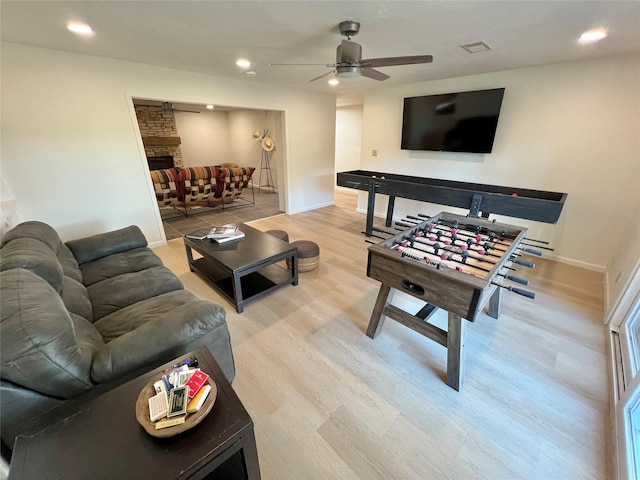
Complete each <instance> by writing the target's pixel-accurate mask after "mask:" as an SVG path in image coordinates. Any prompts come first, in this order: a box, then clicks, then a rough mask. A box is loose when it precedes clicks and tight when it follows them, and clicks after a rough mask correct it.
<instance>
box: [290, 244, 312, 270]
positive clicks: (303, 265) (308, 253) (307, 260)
mask: <svg viewBox="0 0 640 480" xmlns="http://www.w3.org/2000/svg"><path fill="white" fill-rule="evenodd" d="M291 245H293V246H294V247H297V248H298V272H308V271H310V270H313V269H314V268H316V267H317V266H318V264H319V263H320V247H318V245H317V244H316V243H315V242H312V241H311V240H296V241H295V242H291ZM288 262H289V260H287V264H288Z"/></svg>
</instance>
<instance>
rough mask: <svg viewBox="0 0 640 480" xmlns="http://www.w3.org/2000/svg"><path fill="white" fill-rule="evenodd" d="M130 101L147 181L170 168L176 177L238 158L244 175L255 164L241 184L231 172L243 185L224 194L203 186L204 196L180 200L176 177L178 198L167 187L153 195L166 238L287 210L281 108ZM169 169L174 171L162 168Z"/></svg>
mask: <svg viewBox="0 0 640 480" xmlns="http://www.w3.org/2000/svg"><path fill="white" fill-rule="evenodd" d="M133 105H134V109H135V113H136V119H137V122H138V127H139V130H140V135H141V137H142V143H143V145H144V149H145V155H146V157H147V165H148V167H149V170H150V175H151V177H152V182H158V181H159V180H161V179H162V178H163V177H164V178H166V176H167V175H173V174H177V175H178V178H180V172H181V171H182V170H184V169H188V168H190V167H213V166H220V165H223V166H228V165H226V164H235V165H237V166H238V167H240V168H241V169H242V171H241V173H242V174H243V176H245V175H246V174H247V173H248V170H249V169H253V173H252V174H251V177H250V181H249V182H248V183H247V184H245V185H243V184H242V183H243V177H238V178H234V179H233V180H237V182H235V181H234V182H232V183H234V184H237V185H238V190H241V191H240V192H236V194H234V196H233V197H228V198H227V197H225V198H224V199H222V198H214V195H213V193H211V192H209V193H208V194H207V190H208V189H209V187H208V186H207V185H203V186H202V187H201V188H202V189H203V195H202V199H201V200H198V201H196V202H190V203H189V204H188V205H185V203H184V202H181V201H180V200H181V199H182V200H183V199H184V197H181V195H180V193H179V192H177V190H179V189H180V188H181V187H180V185H179V184H180V182H178V184H177V185H176V186H175V190H176V193H178V197H181V198H178V199H177V200H174V201H172V200H170V199H169V198H168V197H170V196H171V195H174V196H175V194H174V193H172V192H168V193H167V194H166V195H165V197H164V199H162V198H159V200H158V202H157V203H158V205H157V207H158V209H159V212H160V216H161V218H162V224H163V228H164V231H165V236H166V238H167V240H171V239H172V238H178V237H181V236H183V235H185V234H186V233H190V232H192V231H194V230H196V229H199V228H204V227H207V226H213V225H225V224H230V223H242V222H248V221H252V220H257V219H259V218H265V217H269V216H273V215H277V214H279V213H283V212H284V211H285V195H284V185H283V182H284V179H285V175H284V155H283V153H284V150H283V148H282V147H281V146H282V145H283V139H284V135H283V132H282V128H283V127H282V125H283V122H282V120H283V118H282V117H283V115H284V113H283V112H280V111H272V110H257V109H252V108H245V107H235V106H234V107H229V106H219V105H213V108H207V105H204V104H195V103H182V102H177V101H171V100H148V99H141V98H133ZM266 137H269V139H266ZM272 146H273V148H271V147H272ZM168 168H173V169H174V172H162V171H161V170H166V169H168ZM155 170H157V171H155ZM152 171H154V173H153V174H152V173H151V172H152ZM153 186H154V189H155V193H156V197H158V196H160V197H162V194H161V193H160V192H159V191H158V190H159V189H160V190H165V191H166V190H167V187H166V186H160V185H158V184H157V183H154V184H153ZM173 188H174V187H170V189H173ZM158 194H159V195H158ZM236 195H237V196H236Z"/></svg>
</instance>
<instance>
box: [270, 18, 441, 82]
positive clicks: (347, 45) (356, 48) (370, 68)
mask: <svg viewBox="0 0 640 480" xmlns="http://www.w3.org/2000/svg"><path fill="white" fill-rule="evenodd" d="M338 28H339V30H340V35H344V36H345V37H347V40H342V43H341V44H340V45H338V48H337V50H336V63H329V64H326V66H327V67H329V68H331V71H329V72H327V73H323V74H322V75H320V76H318V77H315V78H312V79H311V80H309V82H314V81H316V80H319V79H321V78H322V77H326V76H327V75H331V74H332V73H333V74H335V76H336V77H341V78H351V77H360V76H363V77H367V78H371V79H373V80H379V81H382V80H386V79H387V78H389V75H386V74H384V73H382V72H380V71H378V70H375V68H377V67H393V66H396V65H413V64H417V63H431V62H432V61H433V57H432V56H431V55H412V56H405V57H386V58H368V59H362V47H361V46H360V44H358V43H356V42H352V41H351V38H352V37H353V36H354V35H357V34H358V32H359V31H360V22H356V21H354V20H345V21H343V22H340V24H339V25H338ZM274 65H275V66H279V65H325V64H324V63H270V64H269V66H270V67H271V66H274Z"/></svg>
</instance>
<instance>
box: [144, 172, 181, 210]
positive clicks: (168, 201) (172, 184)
mask: <svg viewBox="0 0 640 480" xmlns="http://www.w3.org/2000/svg"><path fill="white" fill-rule="evenodd" d="M151 182H152V183H153V189H154V190H155V192H156V200H157V201H158V206H159V207H160V208H163V207H175V206H176V205H177V203H178V196H179V192H178V188H179V186H180V180H179V175H178V171H177V170H176V169H175V168H167V169H162V170H151Z"/></svg>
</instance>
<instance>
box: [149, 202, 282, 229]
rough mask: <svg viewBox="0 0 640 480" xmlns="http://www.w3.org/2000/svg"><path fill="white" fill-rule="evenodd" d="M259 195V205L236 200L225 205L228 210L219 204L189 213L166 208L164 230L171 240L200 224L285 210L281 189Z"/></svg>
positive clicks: (237, 220) (254, 217) (233, 221)
mask: <svg viewBox="0 0 640 480" xmlns="http://www.w3.org/2000/svg"><path fill="white" fill-rule="evenodd" d="M243 195H244V196H246V198H248V199H251V193H250V192H245V193H244V194H243ZM255 199H256V204H255V205H253V204H251V203H247V202H244V201H242V200H236V201H235V202H233V203H232V204H231V205H230V206H228V207H225V210H222V208H220V207H217V206H215V207H206V206H202V207H199V208H189V215H184V214H183V213H181V212H180V211H178V210H174V209H162V210H161V211H160V214H161V215H162V225H163V227H164V233H165V235H166V237H167V240H171V239H173V238H181V237H182V236H184V235H186V234H187V233H191V232H193V231H194V230H197V229H199V228H204V227H212V226H214V225H217V226H220V225H227V224H238V223H244V222H250V221H253V220H257V219H260V218H266V217H271V216H273V215H278V214H280V213H284V212H282V211H281V210H280V207H279V198H278V194H277V193H273V192H266V191H264V192H259V191H258V190H256V195H255Z"/></svg>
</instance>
